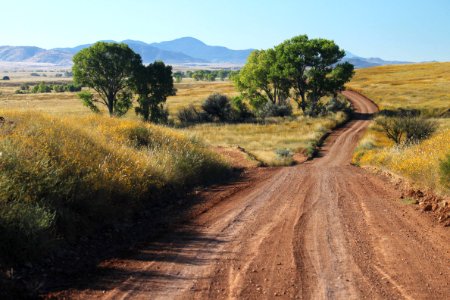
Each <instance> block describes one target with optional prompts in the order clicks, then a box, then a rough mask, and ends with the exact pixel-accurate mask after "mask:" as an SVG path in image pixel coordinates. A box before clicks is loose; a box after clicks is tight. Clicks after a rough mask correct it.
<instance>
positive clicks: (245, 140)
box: [184, 113, 346, 165]
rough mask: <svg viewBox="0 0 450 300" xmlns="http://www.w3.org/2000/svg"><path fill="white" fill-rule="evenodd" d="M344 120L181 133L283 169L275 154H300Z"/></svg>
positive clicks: (203, 127)
mask: <svg viewBox="0 0 450 300" xmlns="http://www.w3.org/2000/svg"><path fill="white" fill-rule="evenodd" d="M345 118H346V116H345V115H344V114H342V113H338V114H336V115H333V116H330V117H326V118H315V119H312V118H305V117H298V118H297V119H295V120H287V119H286V120H283V121H280V120H278V122H277V123H274V124H227V125H223V124H202V125H197V126H193V127H189V128H187V129H184V131H185V132H186V133H187V134H190V135H192V136H194V137H197V138H199V139H201V140H204V141H205V142H206V143H207V144H210V145H214V146H227V147H230V146H240V147H242V148H244V149H245V150H247V151H248V152H250V153H252V154H253V155H255V156H256V157H257V158H258V159H259V160H261V161H263V162H265V163H266V164H269V165H285V164H289V163H290V162H289V161H286V160H285V159H283V158H280V157H279V156H278V155H277V154H276V151H277V150H281V149H287V150H290V151H291V152H292V153H296V152H303V151H305V150H306V149H308V148H309V147H311V145H312V144H314V143H316V142H317V141H318V140H319V139H320V137H322V136H323V135H324V134H325V133H326V132H328V131H329V130H331V129H332V128H334V127H336V125H338V124H340V123H342V122H343V121H344V120H345Z"/></svg>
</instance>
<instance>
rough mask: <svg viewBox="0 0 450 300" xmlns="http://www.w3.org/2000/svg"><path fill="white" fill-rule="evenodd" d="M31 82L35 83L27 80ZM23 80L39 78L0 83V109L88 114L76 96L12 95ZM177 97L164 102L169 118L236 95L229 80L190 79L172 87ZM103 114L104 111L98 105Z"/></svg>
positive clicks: (62, 94)
mask: <svg viewBox="0 0 450 300" xmlns="http://www.w3.org/2000/svg"><path fill="white" fill-rule="evenodd" d="M30 80H34V81H30ZM22 81H26V82H31V83H32V84H37V83H39V82H41V80H40V79H39V80H38V81H36V79H35V78H29V77H26V79H23V80H11V81H8V82H1V81H0V107H1V108H4V109H14V110H23V111H31V110H32V111H41V112H46V113H50V114H58V115H59V114H64V115H86V114H91V111H90V110H89V109H88V108H86V107H84V106H83V105H82V104H81V101H80V100H79V99H78V96H77V93H47V94H23V95H18V94H15V91H16V90H17V89H19V87H20V84H21V83H22ZM175 88H176V89H177V95H176V96H172V97H169V98H168V99H167V107H168V109H169V112H170V114H171V115H172V116H175V115H176V113H177V112H178V110H179V109H180V108H182V107H186V106H188V105H189V104H194V105H196V106H200V104H201V103H202V102H203V101H204V100H205V99H206V98H207V97H208V96H209V95H210V94H212V93H221V94H225V95H228V96H230V97H232V96H235V95H237V94H238V92H237V91H236V90H235V88H234V85H233V83H232V82H230V81H223V82H222V81H220V82H196V81H193V80H191V79H183V82H181V83H178V84H175ZM100 109H101V110H102V112H104V113H106V109H105V108H104V107H101V106H100ZM127 118H131V119H136V116H135V114H134V111H133V110H130V111H129V112H128V113H127Z"/></svg>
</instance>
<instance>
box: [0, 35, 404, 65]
mask: <svg viewBox="0 0 450 300" xmlns="http://www.w3.org/2000/svg"><path fill="white" fill-rule="evenodd" d="M107 42H115V41H112V40H107ZM122 42H123V43H126V44H128V45H129V46H130V48H132V49H133V50H134V51H135V52H136V53H139V54H140V55H141V56H142V60H143V61H144V63H151V62H154V61H155V60H162V61H164V62H165V63H168V64H180V65H181V64H205V63H213V64H232V65H244V64H245V62H246V60H247V57H248V56H249V55H250V53H251V52H252V51H253V50H254V49H245V50H232V49H229V48H227V47H223V46H211V45H207V44H205V43H204V42H202V41H200V40H198V39H196V38H193V37H182V38H179V39H175V40H172V41H165V42H160V43H150V44H148V43H145V42H142V41H135V40H124V41H122ZM91 45H92V44H83V45H78V46H75V47H72V48H54V49H49V50H47V49H43V48H39V47H31V46H0V62H21V63H49V64H53V65H57V66H71V64H72V57H73V55H74V54H76V53H77V52H78V51H80V50H82V49H84V48H87V47H89V46H91ZM344 61H348V62H350V63H352V64H354V65H355V67H356V68H366V67H375V66H383V65H392V64H405V63H408V62H404V61H387V60H383V59H381V58H364V57H360V56H358V55H354V54H352V53H350V52H346V56H345V58H344Z"/></svg>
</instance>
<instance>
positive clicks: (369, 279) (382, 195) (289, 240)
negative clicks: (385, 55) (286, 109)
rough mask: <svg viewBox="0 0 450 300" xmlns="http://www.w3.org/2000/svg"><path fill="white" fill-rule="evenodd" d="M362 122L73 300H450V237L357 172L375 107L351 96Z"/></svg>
mask: <svg viewBox="0 0 450 300" xmlns="http://www.w3.org/2000/svg"><path fill="white" fill-rule="evenodd" d="M344 95H345V96H346V97H347V98H348V99H349V100H350V101H351V102H352V103H353V105H354V107H355V108H356V111H357V113H356V115H355V118H354V119H353V120H352V121H351V122H349V123H347V125H345V126H344V127H342V128H340V129H338V130H336V131H335V132H333V133H332V134H331V135H330V136H329V138H328V139H327V141H326V144H325V146H324V147H323V149H322V151H321V154H320V157H319V158H317V159H314V160H312V161H309V162H307V163H304V164H302V165H298V166H294V167H284V168H273V169H271V168H267V169H262V170H257V171H255V172H257V173H256V174H255V175H254V176H250V179H249V181H248V182H240V183H235V184H232V185H229V186H226V187H221V188H218V190H217V191H215V192H211V193H210V195H209V197H210V198H211V199H209V200H210V201H207V202H210V203H214V205H210V206H209V207H208V208H206V209H205V208H204V207H203V208H201V211H200V210H199V211H198V213H197V214H196V216H195V217H194V218H192V219H191V220H190V221H189V222H188V223H186V224H183V225H182V226H181V227H179V228H178V229H177V230H175V231H173V232H171V233H170V234H166V235H165V236H163V237H162V238H160V239H159V240H158V241H156V242H152V243H150V244H148V245H146V246H144V247H143V248H142V249H141V250H140V251H139V252H138V253H135V254H134V255H133V256H131V257H128V258H121V259H115V260H111V261H107V262H104V263H102V264H101V268H103V271H102V272H100V275H99V276H98V277H99V278H96V279H95V280H93V281H92V282H91V283H90V284H88V285H87V288H82V289H71V290H69V291H65V292H62V293H63V295H62V296H67V297H69V298H77V299H78V298H104V299H139V298H142V299H274V298H279V299H362V298H368V299H431V298H433V299H448V298H449V297H450V235H449V231H448V228H445V227H443V226H440V225H436V224H435V223H433V221H432V220H431V219H430V218H428V217H427V216H425V215H423V214H422V213H421V212H419V211H418V210H415V209H414V208H412V207H410V206H407V205H405V204H403V203H401V202H400V201H399V198H400V191H398V190H397V189H396V188H395V186H394V185H392V184H390V183H389V182H387V181H386V179H383V178H381V177H377V176H375V175H371V174H369V173H368V172H366V171H364V170H363V169H360V168H358V167H355V166H352V165H350V161H351V156H352V152H353V150H354V147H355V145H356V143H357V141H358V139H359V138H360V136H361V134H362V133H363V131H364V130H365V128H366V127H367V125H368V124H369V122H370V114H371V113H374V112H376V111H377V107H376V106H375V105H374V104H373V103H372V102H371V101H369V100H368V99H366V98H365V97H363V96H361V95H359V94H357V93H354V92H349V91H347V92H344Z"/></svg>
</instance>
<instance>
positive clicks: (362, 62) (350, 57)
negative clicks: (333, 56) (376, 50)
mask: <svg viewBox="0 0 450 300" xmlns="http://www.w3.org/2000/svg"><path fill="white" fill-rule="evenodd" d="M343 61H348V62H349V63H351V64H353V65H354V66H355V67H356V68H369V67H376V66H385V65H403V64H410V63H411V62H407V61H395V60H393V61H389V60H383V59H381V58H378V57H369V58H364V57H360V56H357V55H355V54H353V53H351V52H348V51H346V52H345V57H344V59H343Z"/></svg>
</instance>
